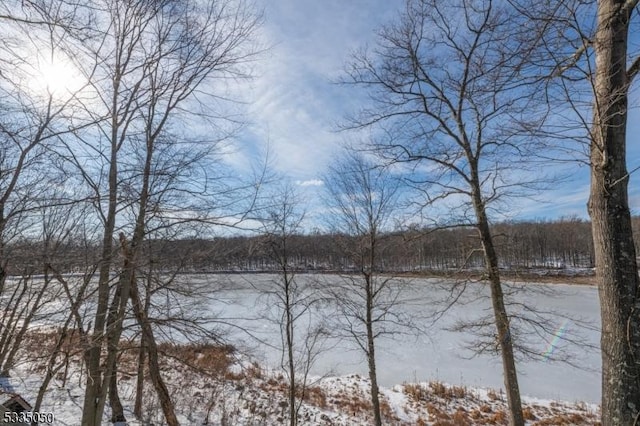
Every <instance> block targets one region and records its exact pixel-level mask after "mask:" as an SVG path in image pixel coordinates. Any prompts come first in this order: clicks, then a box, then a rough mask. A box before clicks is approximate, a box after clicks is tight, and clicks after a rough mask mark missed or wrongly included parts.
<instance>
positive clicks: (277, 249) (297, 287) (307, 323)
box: [259, 185, 325, 426]
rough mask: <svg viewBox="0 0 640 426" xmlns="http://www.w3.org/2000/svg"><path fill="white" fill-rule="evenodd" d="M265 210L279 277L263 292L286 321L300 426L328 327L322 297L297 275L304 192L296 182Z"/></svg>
mask: <svg viewBox="0 0 640 426" xmlns="http://www.w3.org/2000/svg"><path fill="white" fill-rule="evenodd" d="M265 212H266V217H265V218H264V219H263V221H264V231H263V238H262V242H261V248H260V251H262V252H263V253H264V255H265V257H266V258H267V259H269V260H270V261H271V262H273V264H274V266H275V271H276V273H277V278H275V279H274V280H272V281H271V282H270V283H269V285H268V287H267V288H261V289H259V291H261V292H262V293H263V294H265V296H266V297H267V298H268V300H269V302H268V305H269V307H270V309H269V315H270V316H272V317H275V318H272V319H273V320H274V321H275V322H277V324H278V325H279V326H280V335H281V338H282V362H281V366H282V369H283V370H284V372H285V375H286V377H287V380H288V389H287V393H288V400H289V404H288V410H289V425H291V426H295V425H297V424H298V413H299V411H300V407H301V406H302V403H303V401H304V398H305V393H306V390H307V384H308V376H309V372H310V371H311V367H312V366H313V363H314V361H315V359H316V358H317V356H318V354H319V353H320V351H321V350H322V348H321V346H322V343H323V341H324V336H325V331H324V328H323V325H322V322H321V321H318V318H317V317H315V316H314V309H315V305H316V304H317V302H318V301H319V295H318V293H317V291H316V290H315V289H314V288H313V286H311V285H309V283H301V282H300V281H299V279H298V277H297V271H298V270H299V269H300V266H301V265H300V264H299V262H297V261H296V259H297V258H298V257H297V256H296V255H295V252H294V251H293V250H292V249H293V241H294V239H295V237H296V236H297V235H298V234H300V233H301V232H302V221H303V220H304V212H302V211H301V208H300V199H299V197H298V196H297V194H296V193H295V191H294V189H293V188H292V187H291V186H290V185H286V186H284V187H283V189H282V190H281V192H279V193H278V194H276V196H274V197H273V199H272V200H271V205H270V206H268V207H267V208H266V210H265ZM274 310H275V312H274Z"/></svg>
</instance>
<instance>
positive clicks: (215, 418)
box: [0, 336, 598, 426]
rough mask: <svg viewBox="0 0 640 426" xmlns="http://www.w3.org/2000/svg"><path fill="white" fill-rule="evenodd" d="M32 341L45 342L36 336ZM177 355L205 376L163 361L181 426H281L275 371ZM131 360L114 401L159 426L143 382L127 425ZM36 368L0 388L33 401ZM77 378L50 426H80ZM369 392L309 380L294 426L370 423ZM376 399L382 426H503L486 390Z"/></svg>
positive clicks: (75, 370) (546, 405) (591, 418)
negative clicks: (139, 408)
mask: <svg viewBox="0 0 640 426" xmlns="http://www.w3.org/2000/svg"><path fill="white" fill-rule="evenodd" d="M36 338H37V339H38V340H40V341H42V340H44V339H42V336H37V337H36ZM183 349H184V348H183ZM174 350H178V351H180V350H181V349H180V348H177V349H175V348H174ZM194 353H195V355H196V356H195V357H194V356H193V355H194ZM221 353H224V354H225V356H228V358H226V359H227V360H228V362H220V354H221ZM182 355H183V357H184V358H185V359H191V360H192V361H194V360H195V362H196V364H197V363H198V361H202V362H201V363H200V364H199V365H197V367H199V368H200V369H203V370H206V371H207V373H206V374H203V372H202V371H197V370H195V369H192V368H187V367H185V366H184V365H182V364H181V363H179V362H177V361H176V360H175V359H168V360H165V361H164V362H163V372H164V374H163V375H164V377H165V379H166V381H167V386H168V388H169V391H170V393H171V398H172V400H173V402H174V404H175V407H176V412H177V415H178V419H179V421H180V424H182V425H281V424H286V421H287V415H288V410H287V407H288V405H287V397H286V390H287V387H286V383H285V381H284V378H283V377H282V375H281V374H280V373H279V372H277V371H268V370H265V369H262V368H261V367H260V366H259V365H257V364H255V363H253V362H250V361H249V360H248V359H246V358H245V357H244V356H240V357H235V355H234V354H233V353H227V352H226V351H223V352H221V351H220V350H219V349H216V348H212V347H208V348H195V349H194V348H193V347H190V348H186V349H184V352H182ZM134 358H135V357H130V356H127V355H126V354H125V356H124V357H123V360H122V363H121V364H120V369H121V372H120V378H119V382H120V391H121V398H122V402H123V405H124V407H125V414H126V416H127V418H128V419H129V425H131V426H142V425H147V426H149V425H162V424H164V422H163V417H162V412H161V410H160V407H159V405H158V402H157V400H156V399H155V397H154V394H153V390H152V388H151V384H150V383H149V382H148V381H147V383H146V391H145V397H144V410H143V415H142V418H141V419H140V420H133V419H134V416H133V414H132V407H133V400H134V387H135V380H134V379H133V378H132V377H131V375H130V374H129V373H130V372H129V371H128V370H129V369H130V368H131V367H132V365H130V364H129V363H130V361H131V359H134ZM39 366H40V364H39V362H38V361H37V356H34V354H24V357H23V362H22V363H21V364H20V366H18V367H17V368H16V369H14V370H13V371H12V377H11V378H9V379H3V380H2V382H1V383H0V384H1V385H2V388H3V389H4V391H5V392H15V393H17V394H20V395H21V396H22V397H23V398H25V399H26V400H27V401H31V402H33V401H34V400H35V396H36V392H37V388H38V386H39V383H40V373H41V369H40V367H39ZM84 379H85V377H83V375H82V369H81V368H80V359H79V358H76V359H74V360H72V362H71V363H70V368H69V369H68V372H67V375H66V377H63V375H61V374H60V375H58V376H57V377H56V379H54V381H53V382H52V384H51V386H50V388H49V391H48V392H47V393H46V397H45V399H44V404H43V406H42V408H41V410H40V412H43V413H44V412H50V413H53V414H54V416H55V421H54V422H53V423H52V424H54V425H60V426H76V425H78V424H79V419H80V415H81V405H82V401H83V389H82V383H83V380H84ZM369 386H370V385H369V382H368V380H366V379H364V378H363V377H361V376H359V375H356V374H352V375H346V376H340V377H324V378H312V379H311V381H310V383H309V385H308V388H307V390H306V397H305V398H304V401H303V402H302V404H301V406H300V409H299V411H298V416H299V419H300V424H304V425H311V426H313V425H326V426H328V425H333V426H338V425H343V426H349V425H362V426H366V425H369V424H371V420H372V419H371V413H370V409H371V404H370V402H369ZM3 396H4V397H8V396H9V395H8V394H6V395H3ZM381 398H382V404H381V408H382V413H383V418H384V422H385V424H389V425H397V426H405V425H406V426H408V425H438V426H443V425H462V426H465V425H487V424H494V425H506V424H507V415H506V402H505V401H504V397H503V395H502V394H501V393H500V392H499V391H494V390H490V389H479V388H470V387H461V386H451V385H447V384H444V383H442V382H437V381H436V382H429V383H426V382H425V383H412V384H408V383H405V384H398V385H395V386H393V387H383V388H381ZM108 414H109V407H108V406H107V407H106V412H105V416H104V423H103V424H105V425H106V424H110V423H109V420H108ZM524 414H525V417H526V419H527V420H528V422H527V424H529V425H538V426H549V425H561V424H567V425H569V424H570V425H590V424H594V423H595V422H596V420H597V416H598V408H597V407H596V406H595V405H592V404H584V403H563V402H557V401H551V400H541V399H533V398H524ZM41 424H43V423H41Z"/></svg>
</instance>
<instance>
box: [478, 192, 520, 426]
mask: <svg viewBox="0 0 640 426" xmlns="http://www.w3.org/2000/svg"><path fill="white" fill-rule="evenodd" d="M473 203H474V208H475V211H476V217H477V219H478V223H477V227H478V232H479V234H480V239H481V241H482V248H483V251H484V258H485V267H486V270H487V275H488V278H489V287H490V289H491V303H492V305H493V314H494V318H495V322H496V329H497V333H498V336H497V339H498V345H499V347H500V354H501V355H502V369H503V374H504V385H505V388H506V392H507V402H508V404H509V413H510V420H509V424H510V425H511V426H524V416H523V414H522V401H521V400H520V387H519V385H518V374H517V371H516V361H515V357H514V354H513V342H512V340H511V330H510V326H509V316H508V315H507V309H506V307H505V304H504V295H503V293H502V284H501V282H500V271H499V269H498V255H497V254H496V249H495V246H494V244H493V236H492V235H491V230H490V227H489V219H488V218H487V213H486V210H485V208H484V204H483V202H482V200H481V198H480V195H479V193H478V192H476V193H475V196H474V200H473Z"/></svg>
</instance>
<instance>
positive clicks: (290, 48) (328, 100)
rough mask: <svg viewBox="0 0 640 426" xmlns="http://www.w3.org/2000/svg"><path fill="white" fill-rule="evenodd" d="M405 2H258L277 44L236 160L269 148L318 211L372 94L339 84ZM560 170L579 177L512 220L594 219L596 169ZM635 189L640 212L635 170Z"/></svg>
mask: <svg viewBox="0 0 640 426" xmlns="http://www.w3.org/2000/svg"><path fill="white" fill-rule="evenodd" d="M403 3H404V2H401V1H384V0H350V1H339V0H324V1H321V2H319V1H308V0H258V1H257V4H258V6H262V7H263V8H264V11H265V22H264V25H263V28H262V29H261V37H262V38H263V40H262V42H263V43H264V44H265V45H266V46H270V47H269V49H268V51H267V52H265V53H264V54H263V55H262V56H261V58H260V59H259V61H258V62H257V63H256V64H255V74H256V78H255V79H254V80H253V81H252V82H251V83H250V88H249V90H248V91H247V92H246V93H245V94H244V98H245V100H246V101H247V102H248V120H249V125H248V126H247V127H246V129H245V130H244V132H243V133H242V135H241V138H240V145H239V147H238V150H237V152H236V153H235V154H234V155H233V159H232V160H231V162H232V164H233V165H235V166H236V167H239V168H246V167H247V165H248V164H250V163H252V162H255V161H256V159H258V158H259V157H261V156H263V155H264V153H265V152H266V151H267V149H268V151H269V155H270V159H271V164H272V167H273V169H274V170H275V171H276V172H277V173H279V174H281V175H283V176H285V177H287V178H288V179H290V180H291V181H292V182H294V183H296V184H297V185H298V186H299V187H300V189H301V192H302V193H303V194H305V196H306V198H307V199H308V200H309V201H310V206H309V209H310V210H312V211H313V210H314V209H315V208H316V207H314V205H315V206H317V205H318V204H316V203H315V202H314V200H316V199H318V198H319V197H320V196H321V193H322V180H321V179H322V174H323V173H324V171H325V169H326V166H327V165H328V163H329V161H330V159H331V155H332V154H333V153H335V152H336V151H337V150H338V149H339V147H340V145H341V144H344V143H345V142H346V141H347V140H349V139H350V138H353V135H351V136H350V135H348V134H345V133H341V132H337V131H336V128H337V123H338V122H340V121H341V120H342V119H343V117H344V116H345V114H346V113H349V112H353V111H354V110H355V109H357V107H358V105H359V103H358V102H361V101H362V100H363V99H364V97H358V96H354V93H353V92H352V91H350V90H348V89H347V88H345V87H342V86H339V85H336V84H334V83H332V81H335V80H336V79H337V78H338V77H339V76H340V75H341V72H342V69H343V66H344V64H345V63H346V62H347V61H348V60H349V55H350V52H352V51H353V50H354V49H357V48H359V47H363V46H365V45H367V44H369V45H373V44H374V43H375V30H376V29H377V28H379V27H380V25H381V24H383V23H386V22H389V21H390V20H393V19H394V18H395V17H396V16H397V11H398V9H399V8H401V7H402V4H403ZM638 92H639V91H638V90H636V91H634V92H633V93H632V97H631V103H632V105H634V106H635V107H636V109H634V110H633V111H632V113H631V114H630V117H629V132H628V144H629V152H628V158H627V161H628V166H629V170H632V169H635V168H637V167H640V142H639V141H638V139H639V138H640V111H638V106H639V105H640V101H639V100H638V96H639V93H638ZM267 146H268V148H267ZM558 167H562V170H561V171H562V172H563V173H569V174H571V176H572V178H571V179H570V180H569V181H566V182H563V183H559V184H558V185H557V187H556V188H554V189H552V190H550V191H548V192H546V193H545V194H541V195H540V196H538V197H537V200H519V201H518V202H516V203H515V204H513V205H512V207H513V211H512V212H510V217H512V218H513V219H528V218H557V217H560V216H568V215H577V216H579V217H583V218H587V217H588V216H587V211H586V203H587V198H588V193H589V170H588V168H587V167H586V166H579V165H577V164H575V165H562V166H558ZM629 194H630V203H631V208H632V211H633V212H634V213H636V214H640V170H638V171H636V172H635V173H634V174H633V175H632V179H631V182H630V187H629ZM312 213H313V212H312Z"/></svg>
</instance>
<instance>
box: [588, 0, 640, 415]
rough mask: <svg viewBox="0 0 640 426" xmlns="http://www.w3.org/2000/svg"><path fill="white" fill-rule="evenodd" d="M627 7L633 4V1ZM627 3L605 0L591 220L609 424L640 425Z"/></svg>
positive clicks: (639, 332)
mask: <svg viewBox="0 0 640 426" xmlns="http://www.w3.org/2000/svg"><path fill="white" fill-rule="evenodd" d="M627 3H628V2H627ZM624 6H625V1H622V0H601V1H599V2H598V29H597V33H596V43H595V47H596V76H595V105H594V122H593V129H592V134H591V138H592V140H591V193H590V197H589V215H590V216H591V223H592V228H593V245H594V252H595V258H596V259H595V260H596V273H597V277H598V284H599V293H600V309H601V315H602V336H601V347H602V424H603V426H614V425H632V424H638V422H640V419H639V417H640V412H639V410H640V295H639V294H638V292H639V287H640V286H639V278H638V267H637V262H636V252H635V246H634V242H633V233H632V228H631V215H630V211H629V202H628V198H627V197H628V196H627V184H628V181H629V175H628V173H627V168H626V126H627V93H628V89H629V87H628V85H629V81H628V78H627V70H626V60H627V41H628V40H627V33H628V28H629V19H630V13H631V10H626V9H624Z"/></svg>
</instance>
